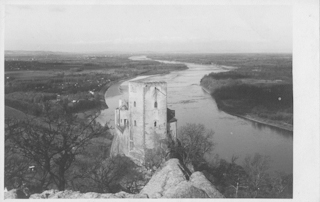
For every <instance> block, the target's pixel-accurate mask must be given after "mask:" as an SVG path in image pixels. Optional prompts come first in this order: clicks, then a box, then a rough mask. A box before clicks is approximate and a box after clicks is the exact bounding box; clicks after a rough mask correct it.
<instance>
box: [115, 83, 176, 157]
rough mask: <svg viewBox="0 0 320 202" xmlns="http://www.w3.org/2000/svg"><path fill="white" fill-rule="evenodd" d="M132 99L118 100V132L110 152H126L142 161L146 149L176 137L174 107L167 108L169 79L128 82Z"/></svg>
mask: <svg viewBox="0 0 320 202" xmlns="http://www.w3.org/2000/svg"><path fill="white" fill-rule="evenodd" d="M128 93H129V101H128V102H126V101H124V100H119V107H118V108H116V110H115V136H114V139H113V142H112V146H111V155H113V156H114V155H117V154H120V155H126V156H128V157H130V158H131V159H133V160H138V161H139V162H141V163H143V162H144V160H145V156H146V151H147V150H150V149H151V150H152V149H156V147H158V146H161V143H162V142H164V141H166V140H172V141H176V138H177V119H176V118H175V111H174V110H170V109H168V108H167V83H166V82H162V81H160V82H150V81H145V80H143V79H142V80H135V81H130V82H129V89H128Z"/></svg>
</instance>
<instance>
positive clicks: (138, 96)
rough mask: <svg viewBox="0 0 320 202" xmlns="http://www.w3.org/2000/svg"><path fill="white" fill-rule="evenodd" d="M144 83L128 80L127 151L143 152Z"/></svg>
mask: <svg viewBox="0 0 320 202" xmlns="http://www.w3.org/2000/svg"><path fill="white" fill-rule="evenodd" d="M143 87H144V84H143V83H136V82H129V111H130V114H129V126H130V135H129V136H130V137H129V139H130V140H129V144H128V147H129V151H133V150H138V151H135V153H143V152H144V115H143V114H144V97H143V95H144V88H143Z"/></svg>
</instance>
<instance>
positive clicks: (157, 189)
mask: <svg viewBox="0 0 320 202" xmlns="http://www.w3.org/2000/svg"><path fill="white" fill-rule="evenodd" d="M179 165H180V163H179V160H178V159H170V160H168V161H167V162H165V163H164V165H163V166H162V167H161V168H159V169H158V170H157V171H156V172H155V173H154V174H153V176H152V177H151V179H150V181H149V182H148V183H147V184H146V186H145V187H144V188H143V189H142V190H141V192H140V193H141V194H147V195H148V196H149V197H154V198H158V196H159V194H160V195H163V192H164V191H165V190H169V189H173V188H174V187H175V186H177V185H178V184H179V183H180V182H183V181H185V180H186V178H185V176H184V174H183V173H182V171H181V169H180V168H179Z"/></svg>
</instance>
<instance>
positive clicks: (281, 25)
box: [5, 5, 292, 53]
mask: <svg viewBox="0 0 320 202" xmlns="http://www.w3.org/2000/svg"><path fill="white" fill-rule="evenodd" d="M5 50H43V51H67V52H100V51H123V52H144V51H153V52H194V53H208V52H212V53H219V52H223V53H225V52H231V53H234V52H239V53H241V52H286V53H291V52H292V8H291V7H290V6H279V5H267V6H266V5H264V6H259V5H257V6H252V5H244V6H224V5H196V6H195V5H61V6H60V5H7V6H6V7H5Z"/></svg>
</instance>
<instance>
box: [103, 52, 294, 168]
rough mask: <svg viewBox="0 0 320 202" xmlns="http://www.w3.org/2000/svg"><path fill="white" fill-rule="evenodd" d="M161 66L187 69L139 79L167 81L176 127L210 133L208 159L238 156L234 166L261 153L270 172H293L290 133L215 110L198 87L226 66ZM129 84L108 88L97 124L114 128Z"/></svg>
mask: <svg viewBox="0 0 320 202" xmlns="http://www.w3.org/2000/svg"><path fill="white" fill-rule="evenodd" d="M130 59H132V60H151V59H149V58H147V57H145V56H133V57H130ZM156 61H158V62H163V63H180V64H181V63H182V64H185V65H186V66H187V67H188V68H189V69H187V70H183V71H174V72H171V73H169V74H166V75H151V76H140V77H137V78H135V79H140V78H146V77H147V78H148V79H149V80H151V81H165V82H167V91H168V92H167V96H168V97H167V102H168V107H169V108H170V109H174V110H175V111H176V118H177V119H178V128H179V126H183V125H185V124H186V123H200V124H204V125H205V127H206V129H208V130H213V131H214V135H213V137H212V138H213V140H214V142H215V143H216V145H215V149H214V150H213V152H212V155H210V156H209V160H210V159H213V158H214V156H215V155H216V154H218V155H219V157H220V158H223V159H226V160H228V161H230V160H231V157H232V155H236V156H239V159H238V160H237V163H239V164H242V162H243V159H244V158H245V157H246V156H247V155H254V154H255V153H260V154H262V155H268V156H270V159H271V163H270V166H271V167H270V170H271V171H272V170H276V171H284V172H286V173H287V174H289V173H292V170H293V134H292V132H290V131H286V130H282V129H277V128H274V127H269V126H267V125H263V124H259V123H256V122H253V121H249V120H245V119H242V118H239V117H236V116H232V115H229V114H227V113H225V112H223V111H220V110H219V109H218V108H217V105H216V102H215V100H214V99H213V98H212V97H211V95H210V94H208V93H207V92H205V91H204V90H203V89H202V87H201V86H200V80H201V78H202V77H203V76H204V75H206V74H209V73H211V72H222V71H228V67H224V66H217V65H202V64H193V63H184V62H175V61H163V60H156ZM127 88H128V81H123V82H119V83H118V84H115V85H113V86H112V87H110V88H109V89H108V91H107V92H106V95H105V99H106V103H107V104H108V107H109V108H108V109H105V110H103V111H102V112H101V115H100V116H99V118H98V121H99V122H100V123H102V124H105V123H108V125H111V126H114V110H115V108H116V107H118V100H119V99H120V98H122V99H128V92H127Z"/></svg>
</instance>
